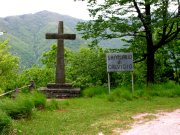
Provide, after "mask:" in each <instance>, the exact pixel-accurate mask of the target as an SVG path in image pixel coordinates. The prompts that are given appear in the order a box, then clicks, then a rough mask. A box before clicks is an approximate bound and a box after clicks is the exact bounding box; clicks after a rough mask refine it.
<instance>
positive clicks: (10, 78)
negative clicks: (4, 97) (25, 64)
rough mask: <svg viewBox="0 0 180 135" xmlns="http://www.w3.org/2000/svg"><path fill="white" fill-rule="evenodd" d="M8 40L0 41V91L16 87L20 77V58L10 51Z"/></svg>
mask: <svg viewBox="0 0 180 135" xmlns="http://www.w3.org/2000/svg"><path fill="white" fill-rule="evenodd" d="M8 42H9V41H8V40H6V41H4V42H1V41H0V82H1V83H0V91H1V89H2V90H3V91H4V90H5V91H6V90H9V89H10V90H12V89H14V88H15V87H16V81H17V79H18V74H17V73H18V69H19V58H18V57H17V56H14V55H12V54H11V53H10V50H9V49H10V48H9V46H8Z"/></svg>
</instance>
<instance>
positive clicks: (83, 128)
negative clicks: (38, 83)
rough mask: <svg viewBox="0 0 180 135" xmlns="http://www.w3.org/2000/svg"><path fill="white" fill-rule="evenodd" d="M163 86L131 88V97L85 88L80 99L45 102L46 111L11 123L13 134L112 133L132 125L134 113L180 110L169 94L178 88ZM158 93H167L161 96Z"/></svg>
mask: <svg viewBox="0 0 180 135" xmlns="http://www.w3.org/2000/svg"><path fill="white" fill-rule="evenodd" d="M167 85H168V86H166V85H164V86H160V85H154V86H152V87H153V88H152V89H151V90H146V88H143V87H142V88H140V89H135V93H134V94H132V93H131V92H130V91H129V90H127V89H125V88H117V89H114V90H112V92H111V94H110V95H108V94H106V92H104V91H105V89H103V88H100V87H98V88H97V87H93V88H89V89H87V90H85V91H84V97H81V98H75V99H66V100H62V101H56V100H51V101H48V102H47V105H46V106H47V108H48V109H44V110H43V111H39V110H37V109H36V110H34V113H33V114H34V115H33V116H32V119H30V120H27V119H21V120H18V121H17V120H13V127H14V131H19V132H21V133H16V134H26V135H36V134H38V135H49V134H53V135H59V134H60V135H68V134H74V135H82V134H85V135H95V134H98V133H100V132H102V133H103V134H106V135H111V134H115V133H114V132H113V130H114V129H125V128H128V125H129V124H130V123H132V122H133V119H132V116H134V115H136V114H139V113H156V112H158V110H161V111H162V110H164V111H169V110H174V109H177V108H180V97H179V96H178V94H176V96H174V95H173V96H172V95H171V94H172V93H178V91H179V90H180V89H179V86H177V85H174V84H167ZM166 87H168V88H166ZM96 88H97V89H96ZM100 89H101V90H100ZM97 91H98V92H97ZM106 91H107V89H106ZM161 91H163V92H164V91H168V92H167V93H166V92H165V94H164V93H163V92H161ZM152 93H158V94H152ZM101 95H103V96H101ZM87 97H88V98H87ZM89 97H91V98H89ZM110 101H111V102H110ZM112 101H113V102H112ZM52 110H53V111H52ZM151 118H152V117H148V118H147V119H151Z"/></svg>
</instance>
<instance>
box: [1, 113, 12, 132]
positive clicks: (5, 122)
mask: <svg viewBox="0 0 180 135" xmlns="http://www.w3.org/2000/svg"><path fill="white" fill-rule="evenodd" d="M11 129H12V120H11V118H10V117H9V116H8V115H7V114H6V113H5V112H4V111H2V110H0V134H1V135H6V134H7V135H8V134H9V133H10V131H11Z"/></svg>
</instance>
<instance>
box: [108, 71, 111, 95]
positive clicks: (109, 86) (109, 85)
mask: <svg viewBox="0 0 180 135" xmlns="http://www.w3.org/2000/svg"><path fill="white" fill-rule="evenodd" d="M108 92H109V94H110V92H111V80H110V74H109V72H108Z"/></svg>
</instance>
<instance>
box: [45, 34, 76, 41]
mask: <svg viewBox="0 0 180 135" xmlns="http://www.w3.org/2000/svg"><path fill="white" fill-rule="evenodd" d="M46 39H69V40H74V39H76V34H57V33H46Z"/></svg>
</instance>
